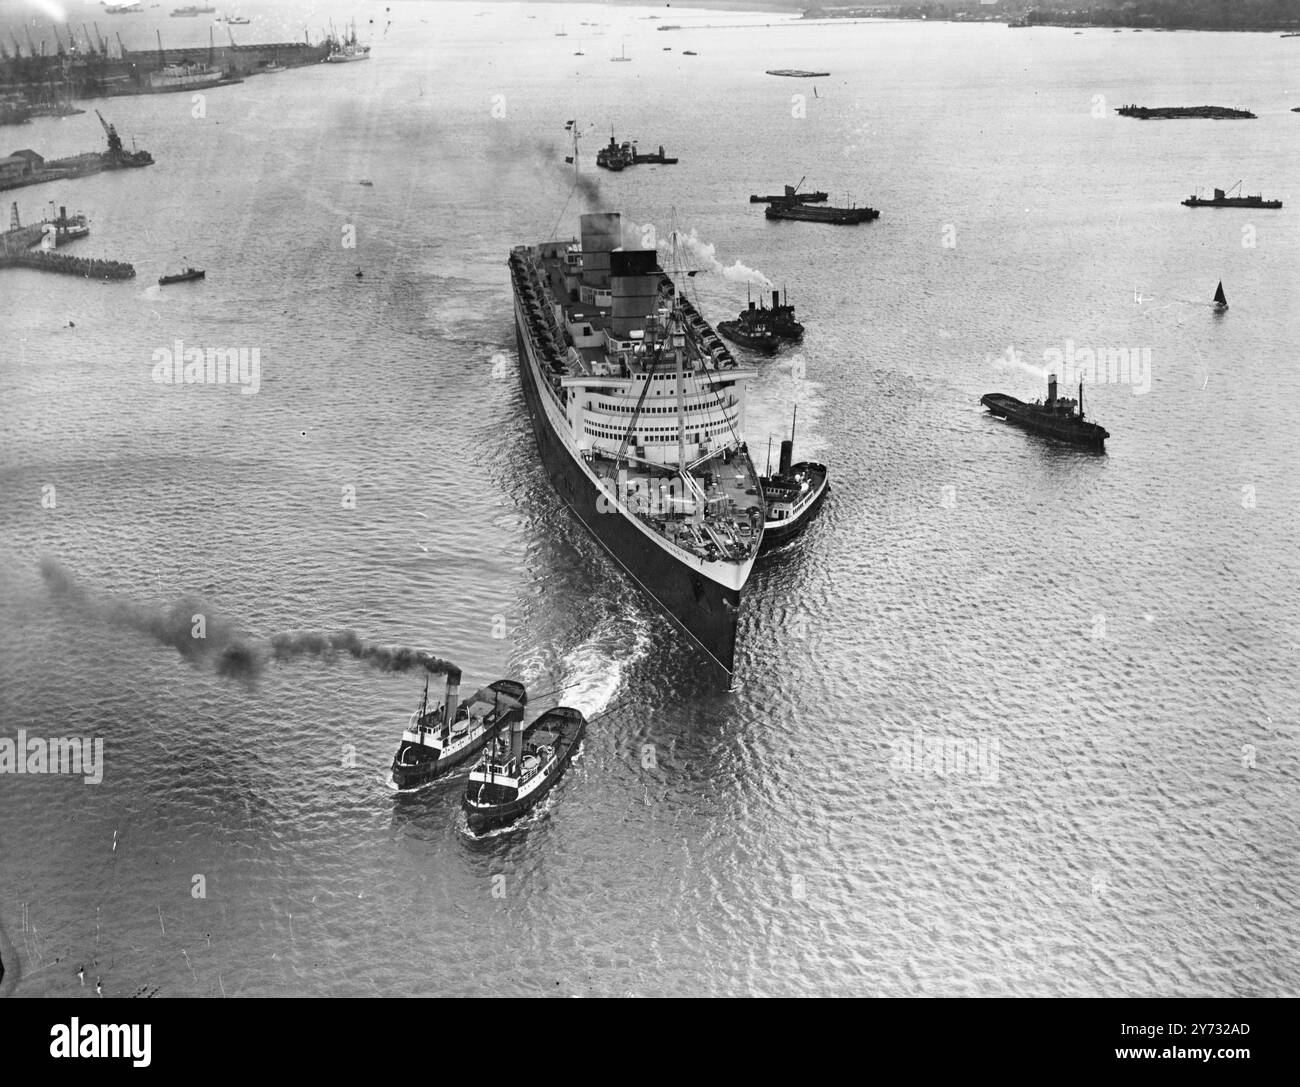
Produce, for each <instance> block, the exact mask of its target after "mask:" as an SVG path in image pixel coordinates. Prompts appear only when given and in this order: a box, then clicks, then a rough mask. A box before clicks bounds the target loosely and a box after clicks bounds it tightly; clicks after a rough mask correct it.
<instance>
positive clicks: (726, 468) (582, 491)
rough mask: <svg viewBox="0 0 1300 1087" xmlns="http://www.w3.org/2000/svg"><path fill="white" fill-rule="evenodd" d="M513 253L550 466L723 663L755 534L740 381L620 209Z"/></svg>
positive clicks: (579, 512)
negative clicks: (570, 235)
mask: <svg viewBox="0 0 1300 1087" xmlns="http://www.w3.org/2000/svg"><path fill="white" fill-rule="evenodd" d="M581 232H582V239H581V243H579V242H578V241H577V240H576V239H574V240H568V241H548V242H543V243H541V244H539V245H533V246H519V247H517V248H515V249H514V250H512V252H511V255H510V276H511V282H512V286H513V290H514V310H515V328H516V334H517V341H518V346H519V368H520V373H521V377H522V383H523V390H524V395H525V398H526V400H527V404H528V410H529V414H530V416H531V418H532V424H533V431H534V434H535V436H536V439H537V447H538V452H539V453H540V456H541V460H542V464H543V467H544V468H545V470H546V473H547V475H548V476H549V477H550V479H551V482H552V484H553V485H554V487H555V489H556V491H557V492H558V493H559V495H560V497H561V498H562V499H563V500H564V501H565V502H566V503H567V504H568V506H569V507H570V508H571V509H572V510H573V513H574V515H575V516H576V517H577V518H578V520H580V521H581V522H582V523H583V525H585V526H586V528H587V530H588V531H589V532H591V534H592V535H593V536H594V537H595V538H596V540H597V541H598V542H599V543H600V544H601V545H602V546H603V547H604V549H605V550H606V551H607V552H608V553H609V554H610V555H611V556H612V557H613V558H614V560H615V561H616V562H617V563H618V564H619V565H620V566H621V567H622V568H623V569H624V571H626V573H627V574H628V575H629V577H631V579H632V580H633V582H634V583H635V584H636V585H637V586H638V587H639V588H640V589H641V591H642V592H643V593H645V595H646V596H648V597H649V598H650V599H651V600H652V601H653V602H654V603H655V604H656V605H657V606H658V607H659V608H660V609H661V610H662V611H663V612H664V613H665V614H666V615H667V616H668V617H669V618H670V619H671V620H672V621H673V622H674V624H676V626H677V628H678V629H679V630H681V631H683V632H684V633H685V634H686V635H688V636H689V637H690V638H691V639H692V640H693V641H694V642H695V644H696V645H697V646H698V647H699V648H700V649H702V650H703V651H704V652H705V653H706V654H707V655H708V656H709V658H711V659H712V660H713V661H714V662H716V663H717V664H718V665H719V666H721V667H722V668H723V669H724V670H725V671H726V672H727V673H728V674H730V673H731V672H732V671H733V668H734V663H735V647H736V624H737V619H738V616H739V611H740V603H741V592H742V590H743V589H744V587H745V583H746V581H747V580H748V578H749V572H750V569H751V567H752V566H753V564H754V559H755V556H757V554H758V549H759V545H760V543H761V541H762V536H763V522H764V516H763V499H762V492H761V490H760V487H759V481H758V473H757V472H756V471H755V470H754V466H753V464H752V463H751V462H750V459H749V453H748V450H747V447H746V445H745V442H744V427H745V392H746V382H747V381H749V380H750V379H751V378H753V377H754V376H755V371H753V370H750V369H742V368H740V367H739V366H737V364H736V362H735V360H734V359H733V358H732V356H731V353H730V352H729V351H728V350H727V347H726V345H725V344H724V343H723V342H722V340H721V339H720V338H719V337H718V335H717V333H716V332H714V330H713V329H712V328H711V327H709V325H708V324H707V322H705V320H704V318H703V317H701V316H700V314H699V312H698V311H697V310H696V309H695V307H694V306H693V305H692V304H691V302H690V301H689V300H688V299H687V298H685V297H684V296H683V295H682V294H681V293H680V292H678V291H677V290H676V288H675V286H674V284H673V282H672V280H671V279H670V278H669V276H667V275H666V274H665V273H664V272H663V270H662V269H661V268H660V267H659V264H658V262H657V259H656V254H655V252H654V251H653V250H646V249H633V248H624V247H623V238H622V222H621V219H620V216H619V215H618V214H617V213H598V214H591V215H584V216H582V219H581Z"/></svg>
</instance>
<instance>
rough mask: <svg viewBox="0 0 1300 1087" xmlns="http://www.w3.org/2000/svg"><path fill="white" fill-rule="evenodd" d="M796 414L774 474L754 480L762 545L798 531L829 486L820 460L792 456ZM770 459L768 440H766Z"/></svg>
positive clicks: (808, 519)
mask: <svg viewBox="0 0 1300 1087" xmlns="http://www.w3.org/2000/svg"><path fill="white" fill-rule="evenodd" d="M798 418H799V409H798V408H797V407H796V408H795V419H794V421H792V422H791V424H790V437H789V439H788V440H786V441H783V442H782V443H781V459H780V461H779V467H778V469H777V474H776V475H774V476H773V475H765V476H762V477H760V479H759V481H758V484H759V487H760V489H761V490H762V494H763V506H764V511H765V512H764V515H763V517H764V522H763V544H762V549H763V550H764V551H766V550H767V549H768V548H770V547H774V546H776V545H777V544H780V543H784V542H785V541H786V540H788V539H790V537H792V536H796V535H798V534H799V533H800V532H802V531H803V529H804V527H805V526H806V525H807V524H808V522H809V521H811V520H812V519H813V518H814V517H816V516H817V511H818V510H819V509H820V508H821V504H822V500H823V499H825V497H826V492H827V491H829V490H830V486H831V485H830V473H829V471H828V470H827V468H826V465H824V464H818V463H816V462H813V461H800V462H799V463H798V464H791V463H790V462H791V461H792V460H793V459H794V428H795V422H797V421H798ZM768 459H769V462H770V460H771V444H770V442H769V444H768Z"/></svg>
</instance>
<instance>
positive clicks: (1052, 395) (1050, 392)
mask: <svg viewBox="0 0 1300 1087" xmlns="http://www.w3.org/2000/svg"><path fill="white" fill-rule="evenodd" d="M1047 403H1048V405H1049V406H1050V405H1052V404H1055V403H1056V375H1055V374H1048V375H1047Z"/></svg>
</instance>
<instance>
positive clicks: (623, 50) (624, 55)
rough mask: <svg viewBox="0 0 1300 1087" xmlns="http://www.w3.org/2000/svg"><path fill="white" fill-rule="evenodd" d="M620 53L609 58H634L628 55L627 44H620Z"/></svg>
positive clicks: (628, 59) (614, 59)
mask: <svg viewBox="0 0 1300 1087" xmlns="http://www.w3.org/2000/svg"><path fill="white" fill-rule="evenodd" d="M618 53H619V55H618V56H616V57H610V58H609V59H610V60H612V61H630V60H631V59H632V58H631V57H629V56H628V55H627V46H626V45H620V46H619V49H618Z"/></svg>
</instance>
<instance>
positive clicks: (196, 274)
mask: <svg viewBox="0 0 1300 1087" xmlns="http://www.w3.org/2000/svg"><path fill="white" fill-rule="evenodd" d="M206 276H207V272H205V271H204V270H203V269H202V268H185V269H184V270H183V271H180V272H173V273H171V274H170V275H163V276H159V277H158V285H159V286H160V287H165V286H167V284H168V283H184V282H185V281H186V280H189V279H203V278H205V277H206Z"/></svg>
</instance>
